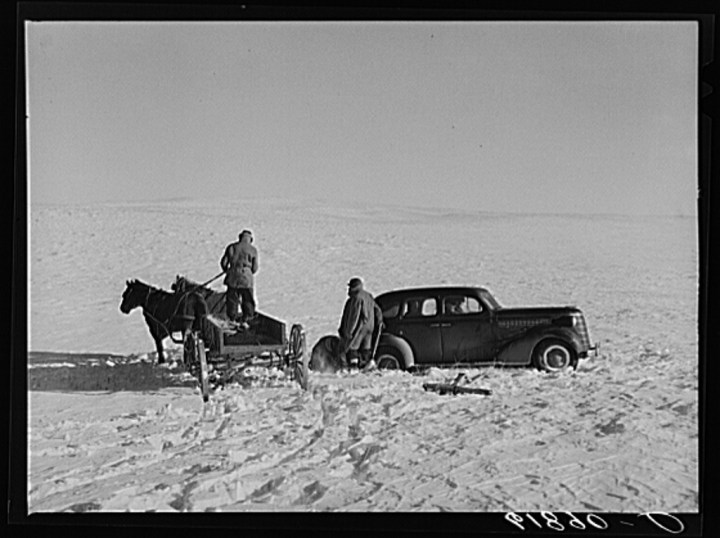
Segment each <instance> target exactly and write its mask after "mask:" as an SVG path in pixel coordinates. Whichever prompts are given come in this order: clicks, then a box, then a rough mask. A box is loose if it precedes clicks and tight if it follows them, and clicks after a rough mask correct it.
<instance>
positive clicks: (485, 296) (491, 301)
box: [478, 290, 502, 310]
mask: <svg viewBox="0 0 720 538" xmlns="http://www.w3.org/2000/svg"><path fill="white" fill-rule="evenodd" d="M478 291H479V292H480V298H481V299H482V300H483V302H484V303H485V304H486V305H488V306H489V307H490V308H492V309H493V310H497V309H499V308H502V306H500V303H498V302H497V301H496V300H495V297H493V296H492V295H491V294H490V292H489V291H487V290H478Z"/></svg>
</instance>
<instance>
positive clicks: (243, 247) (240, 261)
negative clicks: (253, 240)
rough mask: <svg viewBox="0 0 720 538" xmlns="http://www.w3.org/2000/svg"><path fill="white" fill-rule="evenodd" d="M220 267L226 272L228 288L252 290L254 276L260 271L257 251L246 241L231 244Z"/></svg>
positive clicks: (225, 281)
mask: <svg viewBox="0 0 720 538" xmlns="http://www.w3.org/2000/svg"><path fill="white" fill-rule="evenodd" d="M220 267H221V268H222V269H223V270H224V271H226V273H225V280H224V281H223V282H224V283H225V285H226V286H228V287H230V288H252V287H253V286H254V278H253V275H254V274H255V273H257V270H258V253H257V249H256V248H255V247H254V246H253V245H252V244H250V241H248V240H246V239H243V240H241V241H236V242H235V243H230V244H229V245H228V246H227V248H226V249H225V254H223V257H222V259H221V260H220Z"/></svg>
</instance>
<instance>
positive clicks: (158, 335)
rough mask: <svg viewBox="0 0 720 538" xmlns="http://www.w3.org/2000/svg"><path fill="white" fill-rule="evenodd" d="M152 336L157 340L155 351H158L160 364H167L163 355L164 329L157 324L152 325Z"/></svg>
mask: <svg viewBox="0 0 720 538" xmlns="http://www.w3.org/2000/svg"><path fill="white" fill-rule="evenodd" d="M150 335H151V336H152V337H153V340H155V349H156V350H157V357H158V364H162V363H164V362H165V354H164V353H163V344H162V343H163V340H164V336H163V334H162V329H160V328H159V327H158V326H157V325H156V324H155V323H153V324H152V325H150Z"/></svg>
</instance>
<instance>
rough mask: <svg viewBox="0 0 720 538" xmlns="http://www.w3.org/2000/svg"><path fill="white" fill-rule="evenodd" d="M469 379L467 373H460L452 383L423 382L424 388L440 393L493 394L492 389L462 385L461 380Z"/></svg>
mask: <svg viewBox="0 0 720 538" xmlns="http://www.w3.org/2000/svg"><path fill="white" fill-rule="evenodd" d="M478 377H479V376H475V377H473V378H472V379H468V380H467V383H470V382H472V381H474V380H475V379H477V378H478ZM463 379H467V377H466V376H465V374H458V376H457V377H456V378H455V381H453V382H452V383H423V389H425V390H430V391H433V392H437V393H438V394H441V395H442V394H483V395H485V396H489V395H490V394H492V391H491V390H490V389H482V388H480V387H461V386H460V385H459V383H460V381H462V380H463Z"/></svg>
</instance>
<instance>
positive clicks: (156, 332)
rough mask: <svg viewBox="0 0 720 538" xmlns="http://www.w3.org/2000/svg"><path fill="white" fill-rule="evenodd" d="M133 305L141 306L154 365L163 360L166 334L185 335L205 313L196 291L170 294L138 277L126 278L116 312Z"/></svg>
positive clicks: (128, 309)
mask: <svg viewBox="0 0 720 538" xmlns="http://www.w3.org/2000/svg"><path fill="white" fill-rule="evenodd" d="M137 307H141V308H142V309H143V315H144V316H145V322H146V323H147V325H148V328H149V329H150V335H151V336H152V338H153V340H154V341H155V347H156V348H157V354H158V364H162V363H164V362H165V354H164V353H163V344H162V343H163V340H165V338H167V337H170V338H171V339H172V333H175V332H182V333H183V336H185V335H186V334H187V333H188V332H189V331H190V330H191V329H195V330H198V329H200V328H201V321H202V319H203V318H204V317H205V316H206V315H207V313H208V305H207V303H206V301H205V299H204V297H203V296H202V294H200V293H197V292H193V291H185V292H175V293H170V292H168V291H165V290H161V289H159V288H156V287H154V286H151V285H149V284H146V283H144V282H141V281H140V280H128V281H127V282H126V288H125V291H124V292H123V295H122V302H121V303H120V312H122V313H123V314H129V313H130V312H131V311H132V310H133V309H135V308H137ZM173 341H174V340H173Z"/></svg>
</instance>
